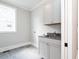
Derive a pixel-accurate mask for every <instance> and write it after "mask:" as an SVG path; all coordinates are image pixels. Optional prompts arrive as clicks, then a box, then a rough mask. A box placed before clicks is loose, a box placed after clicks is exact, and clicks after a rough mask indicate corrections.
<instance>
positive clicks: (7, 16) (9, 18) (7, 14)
mask: <svg viewBox="0 0 79 59" xmlns="http://www.w3.org/2000/svg"><path fill="white" fill-rule="evenodd" d="M15 20H16V9H15V8H12V7H10V6H6V5H3V4H0V32H15V31H16V22H15Z"/></svg>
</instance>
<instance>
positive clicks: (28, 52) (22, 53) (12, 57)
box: [0, 46, 40, 59]
mask: <svg viewBox="0 0 79 59" xmlns="http://www.w3.org/2000/svg"><path fill="white" fill-rule="evenodd" d="M0 59H40V55H39V54H38V49H37V48H35V47H33V46H29V47H26V46H25V47H21V48H17V49H13V50H11V51H9V52H5V53H0Z"/></svg>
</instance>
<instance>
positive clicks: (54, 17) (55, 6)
mask: <svg viewBox="0 0 79 59" xmlns="http://www.w3.org/2000/svg"><path fill="white" fill-rule="evenodd" d="M56 23H61V0H49V1H48V2H47V3H46V4H45V5H44V24H56Z"/></svg>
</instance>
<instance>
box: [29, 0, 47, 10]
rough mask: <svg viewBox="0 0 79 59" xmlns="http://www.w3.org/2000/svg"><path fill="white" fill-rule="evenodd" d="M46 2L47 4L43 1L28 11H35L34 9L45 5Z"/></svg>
mask: <svg viewBox="0 0 79 59" xmlns="http://www.w3.org/2000/svg"><path fill="white" fill-rule="evenodd" d="M46 2H47V0H43V1H41V2H40V3H38V4H37V5H36V6H35V7H33V8H31V9H30V11H33V10H35V9H36V8H38V7H39V6H41V5H43V4H45V3H46Z"/></svg>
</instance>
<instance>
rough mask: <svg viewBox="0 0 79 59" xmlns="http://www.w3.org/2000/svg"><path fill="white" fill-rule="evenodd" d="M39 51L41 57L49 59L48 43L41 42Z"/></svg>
mask: <svg viewBox="0 0 79 59" xmlns="http://www.w3.org/2000/svg"><path fill="white" fill-rule="evenodd" d="M39 52H40V55H41V58H43V59H49V46H48V45H47V43H44V42H40V48H39Z"/></svg>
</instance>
